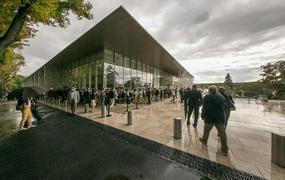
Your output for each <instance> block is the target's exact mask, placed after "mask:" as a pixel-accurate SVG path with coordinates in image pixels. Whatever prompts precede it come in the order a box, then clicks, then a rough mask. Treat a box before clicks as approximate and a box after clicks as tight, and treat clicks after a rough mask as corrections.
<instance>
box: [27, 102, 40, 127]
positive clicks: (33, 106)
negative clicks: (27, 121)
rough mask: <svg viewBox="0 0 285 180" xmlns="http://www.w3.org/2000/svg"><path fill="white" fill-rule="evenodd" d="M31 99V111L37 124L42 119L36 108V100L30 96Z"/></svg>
mask: <svg viewBox="0 0 285 180" xmlns="http://www.w3.org/2000/svg"><path fill="white" fill-rule="evenodd" d="M30 100H31V112H32V115H33V116H34V117H35V118H36V119H37V123H38V124H39V123H40V122H41V120H42V117H41V116H40V114H39V112H38V110H37V108H38V103H37V100H36V99H35V98H33V97H31V98H30Z"/></svg>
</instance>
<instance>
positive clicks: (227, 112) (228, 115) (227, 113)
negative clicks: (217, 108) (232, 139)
mask: <svg viewBox="0 0 285 180" xmlns="http://www.w3.org/2000/svg"><path fill="white" fill-rule="evenodd" d="M230 115H231V111H230V110H226V121H225V128H227V125H228V120H229V118H230Z"/></svg>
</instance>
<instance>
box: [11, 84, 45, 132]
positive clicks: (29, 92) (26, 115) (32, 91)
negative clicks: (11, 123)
mask: <svg viewBox="0 0 285 180" xmlns="http://www.w3.org/2000/svg"><path fill="white" fill-rule="evenodd" d="M44 92H45V90H44V89H43V88H40V87H37V86H30V87H24V88H21V89H17V90H14V91H12V92H11V93H10V94H9V95H8V98H9V99H13V98H15V97H17V98H18V99H19V100H18V103H17V106H16V109H17V110H21V111H22V120H21V122H20V125H19V129H20V130H21V129H23V128H24V125H25V123H26V122H27V124H28V126H30V127H33V125H32V112H33V113H34V114H35V117H36V118H37V120H40V119H41V117H40V116H39V114H38V113H37V110H36V104H35V103H36V102H35V100H33V98H32V97H35V96H39V95H41V94H43V93H44ZM31 108H32V109H31Z"/></svg>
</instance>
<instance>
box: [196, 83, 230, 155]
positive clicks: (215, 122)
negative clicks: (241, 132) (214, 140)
mask: <svg viewBox="0 0 285 180" xmlns="http://www.w3.org/2000/svg"><path fill="white" fill-rule="evenodd" d="M226 109H227V102H226V99H225V98H224V97H223V96H222V95H220V94H218V93H217V87H216V86H210V87H209V94H208V95H206V96H205V97H204V100H203V107H202V115H201V117H202V119H203V120H204V132H203V137H200V138H199V140H200V141H201V142H202V143H203V144H207V141H208V138H209V134H210V131H211V130H212V128H213V127H214V126H215V127H216V129H217V130H218V134H219V135H220V138H221V151H222V153H223V155H224V156H227V155H228V150H229V148H228V144H227V135H226V129H225V120H226Z"/></svg>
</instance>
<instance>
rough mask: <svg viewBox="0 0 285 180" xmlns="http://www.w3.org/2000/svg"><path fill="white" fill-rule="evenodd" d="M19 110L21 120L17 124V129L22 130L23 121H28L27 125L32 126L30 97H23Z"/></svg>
mask: <svg viewBox="0 0 285 180" xmlns="http://www.w3.org/2000/svg"><path fill="white" fill-rule="evenodd" d="M23 99H24V100H23V101H22V103H23V104H22V106H21V111H22V120H21V122H20V124H19V130H23V129H25V128H24V125H25V123H26V122H27V123H28V127H33V125H32V116H33V115H32V111H31V97H27V98H23Z"/></svg>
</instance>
